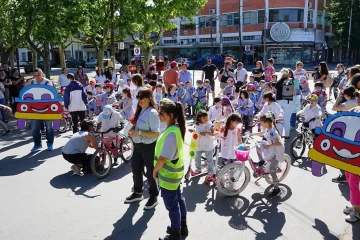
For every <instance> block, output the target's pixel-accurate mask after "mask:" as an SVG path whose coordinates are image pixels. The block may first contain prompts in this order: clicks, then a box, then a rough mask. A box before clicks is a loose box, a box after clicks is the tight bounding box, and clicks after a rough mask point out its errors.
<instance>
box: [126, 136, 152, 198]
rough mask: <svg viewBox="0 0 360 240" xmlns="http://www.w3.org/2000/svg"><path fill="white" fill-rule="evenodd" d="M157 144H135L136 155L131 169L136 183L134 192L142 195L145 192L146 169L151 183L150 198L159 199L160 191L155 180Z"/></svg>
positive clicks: (132, 160)
mask: <svg viewBox="0 0 360 240" xmlns="http://www.w3.org/2000/svg"><path fill="white" fill-rule="evenodd" d="M155 145H156V142H153V143H150V144H144V143H134V154H133V156H132V159H131V168H132V174H133V181H134V192H136V193H142V191H143V184H144V180H143V172H144V167H146V178H147V180H148V183H149V186H150V187H149V194H150V196H153V197H157V196H158V195H159V191H158V189H157V185H156V182H155V180H154V178H153V171H154V156H155Z"/></svg>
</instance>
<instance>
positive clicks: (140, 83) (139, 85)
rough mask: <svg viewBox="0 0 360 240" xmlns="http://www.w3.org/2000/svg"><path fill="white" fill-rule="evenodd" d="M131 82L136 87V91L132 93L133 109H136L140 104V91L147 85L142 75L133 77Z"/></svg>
mask: <svg viewBox="0 0 360 240" xmlns="http://www.w3.org/2000/svg"><path fill="white" fill-rule="evenodd" d="M131 82H132V83H133V84H134V85H135V89H134V90H133V92H132V103H133V108H134V109H136V108H137V104H138V99H137V95H138V93H139V91H140V89H142V88H143V87H144V86H145V85H144V80H143V77H142V75H141V74H135V75H133V76H132V79H131Z"/></svg>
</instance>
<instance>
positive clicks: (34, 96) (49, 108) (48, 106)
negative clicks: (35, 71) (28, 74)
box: [15, 85, 63, 120]
mask: <svg viewBox="0 0 360 240" xmlns="http://www.w3.org/2000/svg"><path fill="white" fill-rule="evenodd" d="M19 96H20V97H19V98H16V99H15V101H16V102H17V103H18V104H17V107H16V113H15V117H16V118H18V119H32V120H59V119H61V118H62V111H63V108H62V105H61V103H60V102H61V101H63V99H62V98H59V97H58V95H57V92H56V89H55V88H54V87H52V86H46V85H29V86H26V87H24V88H23V89H22V90H21V91H20V94H19Z"/></svg>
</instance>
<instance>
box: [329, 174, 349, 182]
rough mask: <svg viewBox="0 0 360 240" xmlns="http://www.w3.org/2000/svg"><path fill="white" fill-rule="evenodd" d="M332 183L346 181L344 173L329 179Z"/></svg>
mask: <svg viewBox="0 0 360 240" xmlns="http://www.w3.org/2000/svg"><path fill="white" fill-rule="evenodd" d="M331 181H332V182H334V183H346V182H347V181H346V177H345V175H344V174H340V175H339V176H338V177H336V178H333V179H331Z"/></svg>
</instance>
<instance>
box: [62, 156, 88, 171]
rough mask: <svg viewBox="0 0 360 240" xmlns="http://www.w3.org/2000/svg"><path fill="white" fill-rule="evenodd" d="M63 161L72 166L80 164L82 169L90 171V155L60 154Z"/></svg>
mask: <svg viewBox="0 0 360 240" xmlns="http://www.w3.org/2000/svg"><path fill="white" fill-rule="evenodd" d="M62 155H63V157H64V159H65V160H66V161H68V162H69V163H72V164H81V165H83V167H84V168H87V169H90V162H91V158H92V154H88V153H76V154H65V153H62Z"/></svg>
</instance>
